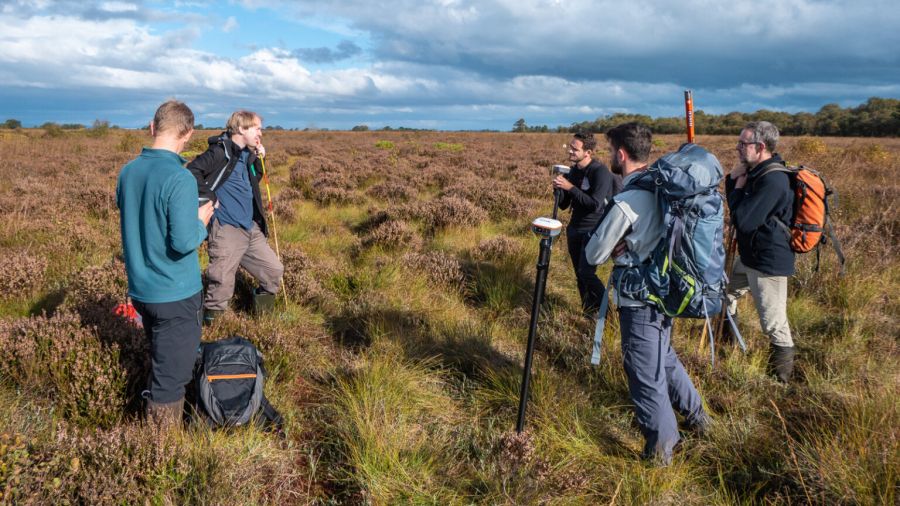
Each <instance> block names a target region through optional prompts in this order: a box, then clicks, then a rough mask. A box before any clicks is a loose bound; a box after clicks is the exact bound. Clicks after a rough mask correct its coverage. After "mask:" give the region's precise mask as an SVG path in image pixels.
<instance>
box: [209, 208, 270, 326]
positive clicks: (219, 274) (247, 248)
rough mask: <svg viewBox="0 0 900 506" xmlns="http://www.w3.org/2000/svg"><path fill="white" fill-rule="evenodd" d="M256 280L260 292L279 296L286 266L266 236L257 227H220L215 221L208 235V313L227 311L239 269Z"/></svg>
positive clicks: (224, 225)
mask: <svg viewBox="0 0 900 506" xmlns="http://www.w3.org/2000/svg"><path fill="white" fill-rule="evenodd" d="M239 266H240V267H243V268H244V269H246V270H247V272H249V273H250V275H251V276H253V277H254V278H256V280H257V281H258V282H259V287H260V289H261V290H263V291H265V292H268V293H278V289H279V288H280V287H281V276H282V275H283V274H284V265H282V264H281V262H280V261H279V260H278V257H277V256H276V255H275V252H274V251H272V248H271V247H269V243H268V241H266V236H264V235H263V233H262V232H261V231H260V230H259V226H257V225H256V223H254V224H253V228H251V229H250V230H244V229H242V228H239V227H234V226H231V225H226V224H221V223H219V220H213V225H212V229H211V230H210V232H209V268H208V270H207V273H206V274H207V278H208V280H209V285H208V286H207V288H206V300H205V301H204V303H203V307H205V308H206V309H212V310H220V311H224V310H226V309H228V302H229V301H230V300H231V296H232V295H234V279H235V274H236V273H237V269H238V267H239Z"/></svg>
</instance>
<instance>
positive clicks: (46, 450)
mask: <svg viewBox="0 0 900 506" xmlns="http://www.w3.org/2000/svg"><path fill="white" fill-rule="evenodd" d="M7 440H8V441H9V442H10V450H11V451H6V452H4V450H2V449H0V469H2V465H3V464H6V463H10V464H11V466H10V467H11V468H12V469H11V473H13V474H14V477H13V479H12V480H8V481H7V483H6V484H5V486H3V487H2V488H0V490H2V491H3V493H4V495H5V496H0V497H3V499H4V503H5V502H6V501H7V500H9V501H10V502H11V503H12V504H18V503H29V504H30V503H32V502H33V503H35V504H223V505H225V504H228V505H231V504H235V505H237V504H288V503H291V501H298V500H300V499H299V496H298V494H297V492H296V491H299V490H302V487H303V485H304V484H303V483H300V480H301V479H300V477H299V475H298V473H297V472H296V460H295V459H296V455H295V454H294V452H292V451H275V448H274V444H273V443H272V442H269V441H266V440H264V439H262V438H254V437H253V436H252V435H249V434H246V435H241V436H237V437H233V438H230V440H229V439H227V438H223V437H221V436H218V437H217V435H213V434H206V435H205V436H204V437H202V438H196V439H194V440H193V441H192V440H189V439H186V438H185V439H180V438H176V437H161V436H160V435H159V434H157V433H156V431H154V430H153V429H152V428H150V427H148V426H144V425H141V424H138V423H128V424H124V425H118V426H116V427H113V428H111V429H108V430H95V429H91V430H85V429H78V428H77V427H71V426H68V425H66V424H64V423H62V424H59V426H58V427H57V429H56V431H55V434H54V437H53V439H52V440H50V441H48V442H40V441H35V440H33V441H27V442H26V441H24V440H23V439H22V438H18V439H16V438H14V437H2V436H0V441H2V443H6V441H7ZM242 440H246V442H243V443H242ZM4 453H6V455H5V456H4ZM2 473H3V471H0V485H4V483H3V482H2V476H3V474H2Z"/></svg>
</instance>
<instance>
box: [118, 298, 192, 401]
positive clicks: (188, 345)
mask: <svg viewBox="0 0 900 506" xmlns="http://www.w3.org/2000/svg"><path fill="white" fill-rule="evenodd" d="M202 298H203V296H202V292H197V293H196V294H195V295H192V296H191V297H188V298H186V299H182V300H179V301H175V302H162V303H145V302H139V301H134V308H135V309H137V311H138V313H140V314H141V319H142V320H143V323H144V333H145V334H146V335H147V339H149V340H150V379H149V381H148V383H149V385H148V387H147V390H148V391H149V399H150V400H152V401H153V402H156V403H159V404H168V403H170V402H175V401H177V400H179V399H181V398H182V397H184V387H185V385H187V384H188V382H190V381H191V377H192V376H193V373H194V363H195V362H196V361H197V348H198V347H199V346H200V328H201V318H202V314H201V311H200V307H201V303H202ZM144 395H145V396H146V395H147V394H146V393H145V394H144Z"/></svg>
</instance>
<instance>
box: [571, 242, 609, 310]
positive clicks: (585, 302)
mask: <svg viewBox="0 0 900 506" xmlns="http://www.w3.org/2000/svg"><path fill="white" fill-rule="evenodd" d="M590 238H591V231H590V230H572V229H570V228H567V229H566V241H567V244H568V246H569V258H571V259H572V267H573V268H574V269H575V279H577V280H578V294H579V295H580V296H581V307H582V309H583V310H584V311H585V313H590V314H594V313H596V312H597V311H599V310H600V298H601V297H602V296H603V290H604V289H605V288H604V287H603V282H602V281H600V278H598V277H597V266H596V265H591V264H589V263H588V261H587V258H586V257H585V256H584V248H585V246H587V243H588V240H590Z"/></svg>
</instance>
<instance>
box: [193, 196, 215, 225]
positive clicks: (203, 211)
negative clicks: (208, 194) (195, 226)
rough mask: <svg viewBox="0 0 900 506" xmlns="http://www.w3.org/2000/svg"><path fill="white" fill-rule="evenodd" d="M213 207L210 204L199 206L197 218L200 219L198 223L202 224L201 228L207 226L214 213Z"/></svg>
mask: <svg viewBox="0 0 900 506" xmlns="http://www.w3.org/2000/svg"><path fill="white" fill-rule="evenodd" d="M215 210H216V209H215V207H213V203H212V202H207V203H205V204H203V205H202V206H200V208H199V209H198V210H197V217H198V218H200V221H202V222H203V226H209V220H211V219H212V215H213V212H215Z"/></svg>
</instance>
